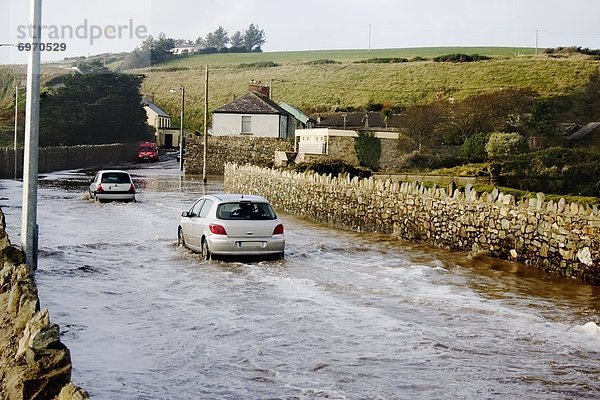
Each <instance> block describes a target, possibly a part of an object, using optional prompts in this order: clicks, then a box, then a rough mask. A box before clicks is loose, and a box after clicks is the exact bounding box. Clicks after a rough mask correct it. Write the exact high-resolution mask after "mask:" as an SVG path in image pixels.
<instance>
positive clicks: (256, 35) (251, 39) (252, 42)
mask: <svg viewBox="0 0 600 400" xmlns="http://www.w3.org/2000/svg"><path fill="white" fill-rule="evenodd" d="M266 41H267V40H266V35H265V31H264V30H262V29H258V26H254V24H250V26H249V27H248V29H247V30H246V32H245V33H244V46H246V50H248V51H253V50H259V51H260V48H261V46H262V45H263V44H265V42H266Z"/></svg>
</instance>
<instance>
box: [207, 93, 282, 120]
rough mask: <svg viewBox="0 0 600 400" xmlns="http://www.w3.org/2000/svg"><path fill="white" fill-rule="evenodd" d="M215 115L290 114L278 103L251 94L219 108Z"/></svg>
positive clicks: (256, 94) (260, 95) (257, 94)
mask: <svg viewBox="0 0 600 400" xmlns="http://www.w3.org/2000/svg"><path fill="white" fill-rule="evenodd" d="M213 113H229V114H281V115H290V113H289V112H287V111H286V110H284V109H283V108H281V107H279V105H277V103H275V102H274V101H272V100H271V99H269V98H268V97H266V96H263V95H262V94H260V93H256V92H249V93H247V94H245V95H243V96H242V97H238V98H237V99H235V100H233V101H232V102H231V103H227V104H225V105H223V106H221V107H219V108H217V109H216V110H215V111H213Z"/></svg>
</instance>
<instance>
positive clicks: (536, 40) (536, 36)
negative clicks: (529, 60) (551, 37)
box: [535, 29, 540, 56]
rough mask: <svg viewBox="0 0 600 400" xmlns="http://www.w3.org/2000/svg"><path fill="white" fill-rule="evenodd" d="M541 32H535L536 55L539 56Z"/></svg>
mask: <svg viewBox="0 0 600 400" xmlns="http://www.w3.org/2000/svg"><path fill="white" fill-rule="evenodd" d="M539 33H540V32H539V30H537V29H536V30H535V55H536V56H537V54H538V41H539Z"/></svg>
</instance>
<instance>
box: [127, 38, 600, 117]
mask: <svg viewBox="0 0 600 400" xmlns="http://www.w3.org/2000/svg"><path fill="white" fill-rule="evenodd" d="M528 51H529V52H530V53H531V51H530V49H514V48H502V49H500V48H429V49H399V50H376V51H372V52H368V51H366V50H339V51H315V52H308V51H307V52H287V53H252V54H212V55H196V56H191V57H186V58H182V59H179V60H174V61H171V62H168V63H164V64H161V65H159V66H157V67H154V68H151V69H144V70H138V71H136V72H139V73H143V74H144V75H146V80H145V82H144V85H143V91H144V93H145V94H146V95H153V96H154V98H155V101H156V102H157V103H158V104H159V105H160V106H162V107H164V108H165V110H166V111H167V112H169V113H170V114H171V115H173V116H177V115H178V113H179V98H178V97H177V95H173V94H171V93H170V92H169V90H170V89H175V88H178V87H180V86H181V85H184V86H185V88H186V92H187V93H188V94H189V97H188V103H187V104H186V107H187V108H186V124H187V125H188V126H193V127H197V128H198V127H200V126H202V114H203V110H202V106H203V103H204V66H205V65H208V66H209V68H210V83H209V110H213V109H215V108H217V107H219V106H221V105H223V104H225V103H227V102H229V101H231V100H232V99H233V98H235V97H239V96H241V95H243V94H245V93H246V92H247V90H248V83H249V82H250V80H260V81H262V82H263V83H265V84H269V83H272V88H273V93H272V94H273V99H274V100H275V101H277V102H279V101H287V102H290V103H292V104H294V105H296V106H298V107H300V108H302V109H304V110H305V111H307V112H316V111H318V112H326V111H332V110H336V109H337V108H340V107H348V106H350V107H361V106H364V105H366V104H367V103H369V102H375V103H385V104H389V105H402V106H410V105H414V104H424V103H429V102H431V101H434V100H436V99H454V100H456V101H460V100H462V99H465V98H467V97H469V96H472V95H475V94H480V93H483V92H489V91H496V90H501V89H503V88H531V89H533V90H535V91H537V92H538V93H540V95H541V96H542V97H558V96H569V95H572V94H574V93H576V92H578V91H580V90H582V88H583V87H584V85H585V84H586V83H587V81H588V78H589V76H590V75H591V74H592V73H593V72H594V71H596V70H597V68H598V61H595V60H592V59H589V58H584V57H573V58H563V59H554V58H549V57H547V56H543V55H541V56H531V55H527V56H515V54H517V55H518V54H527V52H528ZM457 52H462V53H469V54H475V53H479V54H485V55H488V56H491V57H493V59H491V60H488V61H480V62H471V63H439V62H433V61H411V62H403V63H359V61H364V60H368V59H373V58H393V57H398V58H407V59H413V58H414V57H423V58H428V59H430V58H431V57H434V56H438V55H442V54H450V53H457ZM323 60H327V61H326V62H327V63H326V62H325V61H323ZM332 61H333V62H332ZM267 62H270V65H273V64H274V65H275V66H270V67H266V66H264V65H267ZM176 119H177V118H176Z"/></svg>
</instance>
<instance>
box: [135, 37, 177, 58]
mask: <svg viewBox="0 0 600 400" xmlns="http://www.w3.org/2000/svg"><path fill="white" fill-rule="evenodd" d="M173 47H175V40H174V39H172V38H168V37H167V36H166V35H165V34H164V33H160V34H159V35H158V39H154V38H153V37H152V36H148V37H147V38H146V40H144V42H143V43H142V46H141V51H149V52H150V61H151V63H152V65H154V64H158V63H161V62H163V61H168V60H170V59H172V58H173V53H172V52H171V50H172V49H173Z"/></svg>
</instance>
